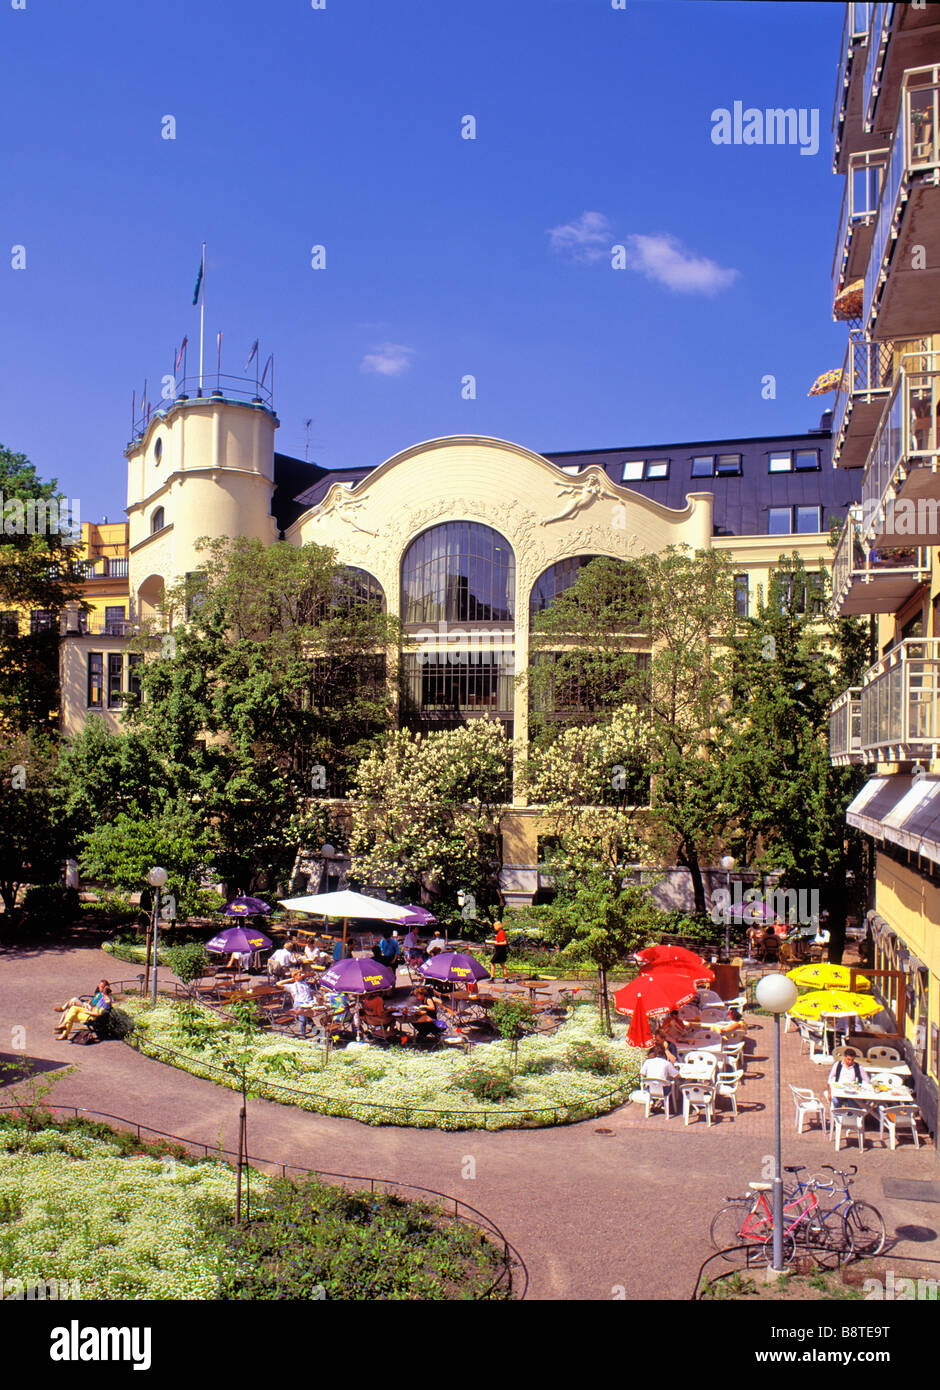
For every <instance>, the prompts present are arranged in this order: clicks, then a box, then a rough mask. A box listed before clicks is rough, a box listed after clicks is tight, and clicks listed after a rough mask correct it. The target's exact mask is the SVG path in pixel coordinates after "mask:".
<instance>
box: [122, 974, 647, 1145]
mask: <svg viewBox="0 0 940 1390" xmlns="http://www.w3.org/2000/svg"><path fill="white" fill-rule="evenodd" d="M125 1007H126V1009H127V1012H128V1013H129V1014H131V1015H132V1016H133V1017H134V1019H135V1021H136V1029H135V1033H134V1036H133V1038H132V1040H131V1041H132V1043H133V1045H134V1046H135V1047H137V1048H138V1049H139V1050H140V1051H141V1052H142V1053H143V1054H144V1055H145V1056H148V1057H153V1058H156V1059H157V1060H159V1061H163V1062H168V1063H169V1064H170V1065H172V1066H177V1067H180V1068H181V1069H182V1070H184V1071H187V1072H189V1073H190V1074H191V1075H193V1076H201V1077H205V1078H206V1079H208V1080H211V1081H215V1082H217V1083H219V1084H220V1085H223V1086H230V1087H232V1088H233V1089H234V1088H236V1087H238V1086H239V1085H240V1080H239V1076H240V1067H239V1065H238V1064H237V1063H236V1060H235V1059H236V1057H244V1058H245V1060H246V1063H247V1065H246V1077H247V1080H248V1085H249V1088H250V1090H251V1092H252V1094H253V1095H257V1096H262V1097H265V1098H266V1099H269V1100H277V1101H282V1102H286V1103H287V1104H291V1105H299V1106H301V1107H302V1108H303V1109H305V1110H314V1111H317V1112H319V1113H320V1114H324V1115H339V1116H343V1117H345V1118H348V1119H355V1120H360V1121H363V1122H365V1123H367V1124H395V1125H414V1126H417V1127H420V1128H438V1129H504V1128H520V1127H524V1126H534V1125H553V1124H567V1123H570V1122H571V1121H575V1120H585V1119H590V1118H592V1117H594V1116H596V1115H603V1114H606V1113H607V1112H608V1111H609V1110H611V1109H613V1108H614V1107H615V1106H616V1105H619V1104H621V1102H622V1101H623V1100H624V1099H625V1098H626V1096H627V1095H629V1093H630V1091H631V1090H633V1089H634V1088H635V1086H636V1084H637V1076H638V1072H639V1065H640V1062H641V1060H642V1054H641V1053H639V1052H637V1051H636V1050H635V1049H634V1048H631V1047H628V1046H627V1045H626V1043H625V1035H626V1027H625V1025H623V1024H620V1023H618V1024H615V1025H614V1027H615V1037H614V1039H612V1040H610V1041H607V1040H604V1039H602V1038H601V1036H600V1025H599V1020H598V1017H597V1012H596V1010H594V1009H593V1008H591V1007H589V1006H582V1007H578V1008H576V1009H575V1011H574V1014H573V1016H572V1018H570V1019H569V1020H567V1021H566V1022H565V1023H563V1024H562V1026H561V1027H560V1028H559V1029H558V1030H557V1031H556V1032H555V1033H553V1034H552V1035H551V1036H549V1037H530V1038H523V1039H522V1041H521V1042H520V1043H519V1046H518V1064H517V1066H516V1068H515V1075H514V1076H513V1077H512V1087H511V1093H510V1094H506V1087H505V1085H504V1084H499V1085H497V1086H495V1087H486V1086H484V1085H483V1084H482V1083H481V1080H480V1073H481V1072H484V1073H486V1072H489V1073H491V1074H492V1076H493V1077H494V1078H498V1079H500V1082H501V1083H502V1078H503V1076H504V1074H505V1072H506V1071H507V1070H509V1069H510V1062H511V1049H510V1045H509V1044H508V1043H504V1042H493V1043H487V1044H484V1045H480V1046H479V1047H477V1048H476V1049H475V1051H474V1053H473V1057H472V1060H469V1059H468V1058H467V1057H465V1056H464V1055H462V1054H460V1055H455V1053H453V1052H450V1051H446V1052H445V1051H441V1052H434V1053H423V1052H414V1051H410V1050H409V1049H407V1048H389V1049H388V1050H387V1051H382V1050H380V1049H378V1048H376V1047H370V1046H368V1045H366V1044H358V1043H352V1044H350V1045H349V1046H348V1047H347V1048H345V1049H344V1050H342V1051H334V1052H333V1053H332V1054H331V1057H330V1061H329V1063H328V1064H327V1065H324V1060H323V1052H322V1049H321V1048H320V1047H319V1046H318V1045H316V1044H314V1043H312V1042H307V1041H305V1040H303V1039H301V1038H288V1037H278V1036H272V1035H270V1034H259V1035H257V1036H255V1037H252V1038H248V1039H247V1040H246V1039H245V1037H244V1035H243V1034H242V1033H241V1032H240V1031H239V1030H238V1029H236V1028H234V1027H232V1026H231V1025H227V1024H226V1023H225V1022H224V1021H223V1020H221V1019H220V1018H219V1017H218V1015H216V1014H214V1013H213V1012H212V1010H210V1009H203V1008H200V1007H198V1006H183V1007H182V1008H181V1006H179V1005H175V1004H173V1003H171V1002H169V1001H166V1002H163V1003H160V1004H158V1006H157V1008H156V1009H151V1008H149V1007H148V1006H147V1005H146V1003H145V1002H143V1001H130V1000H128V1001H125ZM194 1019H195V1020H198V1022H197V1024H196V1026H195V1027H194V1026H193V1020H194ZM588 1042H590V1043H592V1044H595V1045H596V1046H597V1047H600V1048H601V1049H602V1050H603V1051H604V1052H605V1053H606V1054H607V1055H608V1057H609V1059H610V1064H611V1070H610V1073H609V1074H607V1075H597V1074H595V1073H594V1072H593V1071H590V1070H587V1069H581V1068H580V1067H579V1066H577V1065H572V1061H571V1057H573V1056H576V1055H577V1054H576V1052H575V1053H573V1054H570V1055H569V1054H568V1052H567V1050H568V1049H569V1047H570V1046H571V1045H572V1044H576V1043H588ZM227 1066H228V1067H229V1068H230V1070H227V1069H226V1067H227ZM496 1093H498V1095H499V1099H497V1098H495V1096H496ZM491 1096H492V1097H493V1098H492V1099H490V1098H489V1097H491ZM478 1097H482V1099H480V1098H478Z"/></svg>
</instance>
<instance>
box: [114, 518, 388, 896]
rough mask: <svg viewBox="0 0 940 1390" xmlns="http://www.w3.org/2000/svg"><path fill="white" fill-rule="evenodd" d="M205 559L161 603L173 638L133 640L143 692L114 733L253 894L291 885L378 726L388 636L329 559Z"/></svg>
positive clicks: (243, 553)
mask: <svg viewBox="0 0 940 1390" xmlns="http://www.w3.org/2000/svg"><path fill="white" fill-rule="evenodd" d="M202 548H203V551H204V554H205V557H206V558H205V569H204V571H203V572H202V573H201V575H200V576H199V580H198V583H194V582H193V580H192V579H190V582H189V583H188V584H184V583H181V584H180V585H178V586H176V588H175V589H173V590H172V591H171V592H170V593H169V594H168V595H167V602H166V616H167V618H168V619H169V620H170V621H172V623H173V627H172V631H171V632H170V633H168V634H164V635H161V634H157V633H154V632H151V633H148V634H145V635H143V636H142V637H141V638H140V639H139V641H138V647H139V649H140V650H141V651H143V652H145V653H146V660H145V661H144V663H143V664H142V667H141V686H142V692H143V695H142V699H140V700H136V699H133V698H131V699H129V700H128V704H127V711H126V720H127V723H128V725H129V726H130V727H131V729H132V730H133V732H134V733H135V735H136V736H137V738H138V739H139V741H140V744H141V745H142V747H143V748H144V749H145V750H146V754H147V757H148V759H149V760H150V761H151V762H152V764H153V766H154V767H155V768H156V769H157V774H158V777H159V778H160V780H161V781H162V782H163V783H164V784H165V786H166V787H167V788H168V789H169V795H170V796H171V797H173V798H174V799H181V800H183V801H185V802H187V803H188V804H189V805H190V806H192V807H194V808H196V809H198V813H199V816H200V818H201V821H202V824H203V825H204V826H207V827H211V833H212V838H213V843H214V846H215V849H214V862H215V864H216V866H217V868H218V871H219V873H220V875H221V877H222V878H223V879H224V880H225V881H226V882H227V883H229V884H230V885H232V886H233V887H235V888H238V889H242V890H244V891H246V892H253V891H257V890H258V888H260V887H262V886H264V885H266V884H269V883H271V882H272V881H273V882H277V881H279V880H282V879H284V878H286V877H287V875H288V873H289V871H290V868H291V866H292V864H293V862H294V859H295V857H296V853H297V849H298V847H299V846H300V845H301V844H303V843H307V842H309V839H310V838H311V837H312V836H313V835H314V834H316V833H320V831H321V827H322V826H323V824H324V820H325V813H324V799H325V798H328V797H335V796H339V795H342V794H343V793H344V792H345V790H346V786H347V782H348V779H349V776H350V773H351V769H352V768H353V767H354V766H355V764H356V762H357V761H358V760H359V759H360V758H361V757H362V756H363V754H364V752H365V751H366V750H367V749H368V748H369V747H370V746H372V744H373V743H374V742H375V741H376V740H377V739H378V738H379V737H380V736H381V734H382V733H383V732H384V731H385V729H386V728H388V726H389V724H390V722H391V719H392V715H393V709H392V703H391V700H390V691H389V688H388V685H387V683H386V679H385V668H384V661H385V658H384V651H385V649H386V646H387V644H388V643H389V642H391V641H394V640H395V639H396V637H397V635H398V626H397V624H396V623H395V622H394V621H393V620H391V619H389V618H388V617H387V616H386V615H385V613H384V612H382V611H381V609H380V608H379V607H378V606H377V605H375V604H372V603H368V602H362V601H360V600H359V599H358V597H357V591H356V589H355V586H353V585H351V584H349V583H348V582H347V581H346V577H345V573H344V571H343V570H342V568H341V567H339V566H337V564H336V557H335V554H334V552H333V551H332V550H329V549H327V548H326V547H323V546H317V545H307V546H303V547H300V548H298V547H295V546H289V545H286V544H281V543H278V544H275V545H269V546H265V545H263V544H262V543H261V542H260V541H255V540H247V539H244V538H240V539H236V540H219V541H214V542H211V543H209V542H203V543H202Z"/></svg>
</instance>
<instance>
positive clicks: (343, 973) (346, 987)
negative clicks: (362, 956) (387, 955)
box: [320, 960, 395, 994]
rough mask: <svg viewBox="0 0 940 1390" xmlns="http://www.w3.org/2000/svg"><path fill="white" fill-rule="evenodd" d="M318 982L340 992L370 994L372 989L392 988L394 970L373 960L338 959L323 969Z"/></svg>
mask: <svg viewBox="0 0 940 1390" xmlns="http://www.w3.org/2000/svg"><path fill="white" fill-rule="evenodd" d="M320 982H321V984H324V985H326V986H327V987H328V988H329V989H335V990H336V991H337V992H338V993H340V994H370V993H371V992H372V991H373V990H378V989H392V988H393V987H394V985H395V971H394V970H389V969H388V967H387V966H385V965H377V964H376V963H375V961H374V960H338V961H337V962H336V964H335V965H331V966H330V968H329V970H324V972H323V974H322V975H321V976H320Z"/></svg>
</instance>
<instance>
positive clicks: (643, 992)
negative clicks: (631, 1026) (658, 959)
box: [614, 970, 695, 1017]
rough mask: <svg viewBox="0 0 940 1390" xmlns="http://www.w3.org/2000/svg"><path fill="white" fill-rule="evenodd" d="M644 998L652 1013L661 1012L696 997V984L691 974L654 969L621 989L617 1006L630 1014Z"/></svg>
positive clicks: (618, 1009) (675, 1007) (615, 999)
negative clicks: (639, 1000)
mask: <svg viewBox="0 0 940 1390" xmlns="http://www.w3.org/2000/svg"><path fill="white" fill-rule="evenodd" d="M640 998H642V1000H643V1007H644V1009H645V1010H646V1012H647V1014H648V1015H650V1017H655V1016H656V1015H657V1014H658V1015H660V1016H661V1015H662V1014H668V1013H671V1012H672V1010H673V1009H678V1008H679V1006H680V1005H682V1004H688V1002H689V1000H690V999H694V998H695V985H694V984H693V982H692V980H691V979H690V977H689V976H688V975H680V974H678V973H677V972H676V971H674V970H650V971H647V972H646V973H644V974H642V975H638V976H637V977H636V979H635V980H631V981H630V983H629V984H628V985H624V987H623V989H618V990H617V993H616V994H615V995H614V1008H615V1009H616V1010H617V1013H618V1014H630V1013H632V1012H633V1010H634V1009H635V1008H636V1005H637V1000H638V999H640Z"/></svg>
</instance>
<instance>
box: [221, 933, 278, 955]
mask: <svg viewBox="0 0 940 1390" xmlns="http://www.w3.org/2000/svg"><path fill="white" fill-rule="evenodd" d="M270 948H271V942H270V941H269V940H268V938H267V937H266V936H265V935H264V933H263V932H260V931H253V930H252V928H251V927H226V928H225V930H224V931H220V932H219V933H218V935H217V936H214V937H213V938H212V940H211V941H207V942H206V950H207V951H213V952H216V953H219V954H224V952H226V951H241V952H243V953H246V952H250V951H268V950H270Z"/></svg>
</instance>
